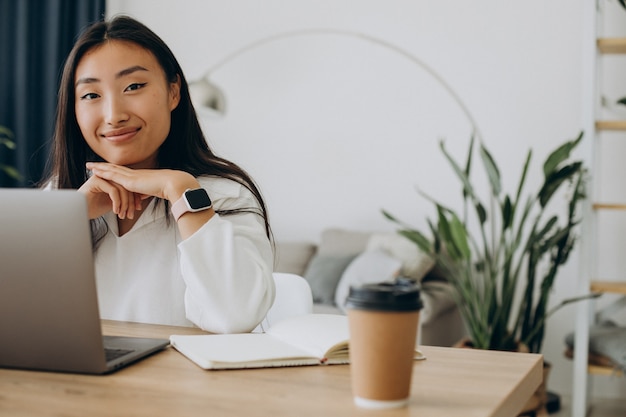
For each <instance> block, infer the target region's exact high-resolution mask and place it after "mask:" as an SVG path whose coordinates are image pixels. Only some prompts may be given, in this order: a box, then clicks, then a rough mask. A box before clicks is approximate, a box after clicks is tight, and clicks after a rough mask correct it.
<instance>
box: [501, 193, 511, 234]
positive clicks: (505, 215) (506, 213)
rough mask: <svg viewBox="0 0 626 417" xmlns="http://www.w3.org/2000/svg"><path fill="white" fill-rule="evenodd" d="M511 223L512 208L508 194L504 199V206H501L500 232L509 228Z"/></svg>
mask: <svg viewBox="0 0 626 417" xmlns="http://www.w3.org/2000/svg"><path fill="white" fill-rule="evenodd" d="M512 223H513V206H512V204H511V199H510V198H509V196H508V194H507V195H506V196H505V197H504V204H503V205H502V230H506V229H508V228H509V227H511V224H512Z"/></svg>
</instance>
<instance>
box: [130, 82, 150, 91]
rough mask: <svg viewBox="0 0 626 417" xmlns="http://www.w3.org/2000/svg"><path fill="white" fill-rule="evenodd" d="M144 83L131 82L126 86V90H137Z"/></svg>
mask: <svg viewBox="0 0 626 417" xmlns="http://www.w3.org/2000/svg"><path fill="white" fill-rule="evenodd" d="M144 85H146V83H133V84H131V85H129V86H128V87H126V91H135V90H139V89H140V88H142V87H143V86H144Z"/></svg>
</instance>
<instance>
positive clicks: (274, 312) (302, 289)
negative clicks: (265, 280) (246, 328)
mask: <svg viewBox="0 0 626 417" xmlns="http://www.w3.org/2000/svg"><path fill="white" fill-rule="evenodd" d="M273 276H274V284H275V286H276V296H275V298H274V304H272V307H270V309H269V311H268V312H267V315H266V316H265V318H264V319H263V321H262V322H261V323H260V324H259V325H258V326H257V327H256V328H255V329H254V330H253V332H255V333H262V332H264V331H265V330H266V329H268V328H269V327H270V326H271V325H273V324H274V323H278V322H279V321H280V320H282V319H286V318H288V317H294V316H299V315H303V314H311V313H312V312H313V294H312V293H311V287H310V286H309V283H308V282H307V281H306V280H305V279H304V278H302V277H301V276H299V275H296V274H288V273H282V272H274V274H273Z"/></svg>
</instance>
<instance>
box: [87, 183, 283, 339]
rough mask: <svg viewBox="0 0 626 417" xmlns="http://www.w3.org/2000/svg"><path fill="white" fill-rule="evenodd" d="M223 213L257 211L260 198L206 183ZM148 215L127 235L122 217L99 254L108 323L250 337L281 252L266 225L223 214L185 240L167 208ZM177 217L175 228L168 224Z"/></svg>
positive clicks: (268, 299)
mask: <svg viewBox="0 0 626 417" xmlns="http://www.w3.org/2000/svg"><path fill="white" fill-rule="evenodd" d="M198 181H199V182H200V185H201V186H202V187H203V188H205V189H206V190H207V192H208V193H209V196H210V197H211V200H212V202H213V208H214V209H215V210H216V211H219V210H227V209H235V208H253V209H258V207H259V206H258V203H257V202H256V200H255V199H254V196H253V195H252V193H251V192H250V191H249V190H247V189H246V188H245V187H243V186H241V185H239V184H237V183H236V182H234V181H231V180H228V179H223V178H213V177H200V178H198ZM155 201H156V200H153V201H152V202H151V203H150V205H149V206H148V207H147V208H146V209H145V210H143V212H142V213H141V216H140V217H139V219H138V220H137V222H136V223H135V224H134V225H133V227H132V229H131V230H130V231H128V232H127V233H126V234H124V235H123V236H119V233H118V227H117V218H116V216H115V214H113V213H112V212H109V213H107V214H106V215H105V216H104V219H105V221H106V223H107V224H108V227H109V231H108V232H107V234H106V236H105V237H104V238H103V239H102V241H101V242H100V245H99V246H98V248H97V251H96V253H95V263H96V280H97V286H98V300H99V307H100V314H101V317H102V318H103V319H112V320H124V321H136V322H143V323H158V324H167V325H177V326H193V325H196V326H198V327H200V328H202V329H204V330H207V331H209V332H214V333H238V332H248V331H250V330H252V329H254V328H255V327H256V325H257V324H258V323H259V322H260V321H261V320H263V318H264V317H265V315H266V314H267V311H268V310H269V308H270V306H271V305H272V303H273V300H274V293H275V290H274V281H273V279H272V269H273V252H272V247H271V244H270V241H269V239H268V238H267V236H266V234H265V226H264V223H263V219H262V218H261V216H260V215H259V214H255V213H248V212H244V213H239V214H231V215H224V216H220V215H218V214H217V213H216V214H215V215H214V216H213V217H212V218H211V220H209V221H208V222H207V223H206V224H205V225H204V226H202V227H201V228H200V229H199V230H198V231H197V232H196V233H195V234H193V235H192V236H190V237H189V238H187V239H186V240H184V241H182V240H181V236H180V233H179V231H178V227H177V226H176V223H175V221H174V218H173V217H172V215H171V214H170V213H167V217H166V214H165V210H164V207H163V204H162V203H161V204H159V205H158V206H156V208H155ZM167 218H169V220H170V224H169V226H168V225H167V223H166V219H167Z"/></svg>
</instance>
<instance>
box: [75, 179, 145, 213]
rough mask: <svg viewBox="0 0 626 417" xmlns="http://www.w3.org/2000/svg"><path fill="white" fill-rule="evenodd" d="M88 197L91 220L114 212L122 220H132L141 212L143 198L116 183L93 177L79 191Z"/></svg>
mask: <svg viewBox="0 0 626 417" xmlns="http://www.w3.org/2000/svg"><path fill="white" fill-rule="evenodd" d="M78 191H79V192H81V193H83V194H85V196H86V197H87V208H88V215H89V218H90V219H95V218H98V217H100V216H102V215H104V214H105V213H108V212H109V211H113V213H115V214H116V215H117V216H118V217H119V218H120V219H125V218H129V219H132V218H133V217H134V216H135V211H138V210H141V200H142V196H141V195H137V194H135V193H133V192H130V191H128V190H126V189H125V188H124V187H122V186H121V185H119V184H116V183H115V182H111V181H107V180H105V179H102V178H100V177H98V176H96V175H93V176H92V177H91V178H89V179H88V180H87V181H85V183H84V184H83V185H82V186H81V187H80V188H79V189H78Z"/></svg>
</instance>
